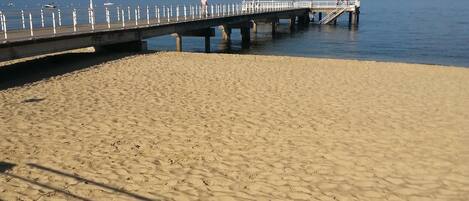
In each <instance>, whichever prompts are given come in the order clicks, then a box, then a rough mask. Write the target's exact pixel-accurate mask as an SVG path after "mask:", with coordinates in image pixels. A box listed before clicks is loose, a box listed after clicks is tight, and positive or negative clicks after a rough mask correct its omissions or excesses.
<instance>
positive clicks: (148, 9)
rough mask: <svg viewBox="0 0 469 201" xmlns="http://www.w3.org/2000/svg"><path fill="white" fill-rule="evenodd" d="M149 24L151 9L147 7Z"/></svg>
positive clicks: (148, 22) (148, 21)
mask: <svg viewBox="0 0 469 201" xmlns="http://www.w3.org/2000/svg"><path fill="white" fill-rule="evenodd" d="M147 24H150V8H149V7H148V5H147Z"/></svg>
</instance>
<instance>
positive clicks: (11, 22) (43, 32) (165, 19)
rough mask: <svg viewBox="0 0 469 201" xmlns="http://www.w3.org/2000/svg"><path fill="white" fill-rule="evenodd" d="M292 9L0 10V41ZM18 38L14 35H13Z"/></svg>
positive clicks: (290, 6)
mask: <svg viewBox="0 0 469 201" xmlns="http://www.w3.org/2000/svg"><path fill="white" fill-rule="evenodd" d="M288 9H294V6H293V4H291V3H288V2H280V1H275V2H274V1H272V2H269V4H262V5H258V6H255V5H254V4H253V5H251V6H249V4H244V3H238V4H210V5H208V6H202V5H200V4H195V5H194V4H190V5H146V6H139V5H137V6H126V5H111V6H104V5H103V6H98V5H94V6H92V7H91V6H90V7H63V8H36V9H28V10H0V24H1V26H0V33H1V35H2V36H0V43H7V42H9V41H10V40H11V38H12V37H9V36H14V35H15V34H17V35H18V33H20V32H21V33H23V35H24V33H25V32H27V33H28V34H27V35H25V37H26V38H29V39H34V38H37V37H45V36H56V35H61V34H62V35H63V34H73V33H79V32H81V31H82V30H84V28H85V27H86V29H87V31H89V29H91V31H92V32H96V31H105V30H113V29H126V28H138V27H144V26H158V25H161V24H168V23H180V22H185V21H193V20H203V19H210V18H222V17H229V16H236V15H246V14H253V13H265V12H272V11H282V10H288ZM15 39H18V38H15Z"/></svg>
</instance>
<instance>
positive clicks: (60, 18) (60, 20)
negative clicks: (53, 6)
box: [57, 9, 62, 27]
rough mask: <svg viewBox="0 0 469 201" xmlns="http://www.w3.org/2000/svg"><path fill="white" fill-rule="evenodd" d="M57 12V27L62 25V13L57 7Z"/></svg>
mask: <svg viewBox="0 0 469 201" xmlns="http://www.w3.org/2000/svg"><path fill="white" fill-rule="evenodd" d="M57 14H59V27H61V26H62V13H61V12H60V9H57Z"/></svg>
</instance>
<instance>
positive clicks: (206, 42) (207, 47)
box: [205, 34, 210, 53]
mask: <svg viewBox="0 0 469 201" xmlns="http://www.w3.org/2000/svg"><path fill="white" fill-rule="evenodd" d="M205 53H210V35H208V34H207V35H205Z"/></svg>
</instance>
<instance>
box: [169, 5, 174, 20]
mask: <svg viewBox="0 0 469 201" xmlns="http://www.w3.org/2000/svg"><path fill="white" fill-rule="evenodd" d="M169 11H170V12H169V16H171V17H173V5H172V4H171V5H170V9H169Z"/></svg>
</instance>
